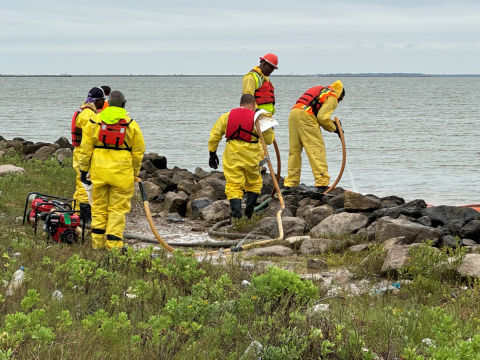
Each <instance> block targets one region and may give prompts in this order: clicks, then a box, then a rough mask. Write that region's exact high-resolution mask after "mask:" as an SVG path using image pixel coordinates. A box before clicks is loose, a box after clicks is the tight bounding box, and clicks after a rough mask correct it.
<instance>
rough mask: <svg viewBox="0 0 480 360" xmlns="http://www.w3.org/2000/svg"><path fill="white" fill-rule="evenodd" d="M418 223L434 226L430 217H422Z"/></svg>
mask: <svg viewBox="0 0 480 360" xmlns="http://www.w3.org/2000/svg"><path fill="white" fill-rule="evenodd" d="M417 222H418V223H419V224H421V225H423V226H432V221H431V220H430V218H429V217H428V216H422V217H421V218H420V219H418V220H417Z"/></svg>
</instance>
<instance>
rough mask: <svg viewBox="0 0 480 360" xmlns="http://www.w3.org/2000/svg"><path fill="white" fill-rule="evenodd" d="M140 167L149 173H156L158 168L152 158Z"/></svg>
mask: <svg viewBox="0 0 480 360" xmlns="http://www.w3.org/2000/svg"><path fill="white" fill-rule="evenodd" d="M140 169H141V170H145V171H146V172H147V174H149V175H150V174H153V173H155V171H157V170H158V169H157V168H156V167H155V166H154V165H153V164H152V162H151V161H150V160H147V161H144V162H143V163H142V167H141V168H140Z"/></svg>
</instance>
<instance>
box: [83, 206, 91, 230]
mask: <svg viewBox="0 0 480 360" xmlns="http://www.w3.org/2000/svg"><path fill="white" fill-rule="evenodd" d="M80 211H81V212H82V213H83V218H84V219H85V227H86V228H90V226H91V225H92V207H91V206H90V204H80Z"/></svg>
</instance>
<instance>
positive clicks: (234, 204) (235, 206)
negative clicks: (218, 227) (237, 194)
mask: <svg viewBox="0 0 480 360" xmlns="http://www.w3.org/2000/svg"><path fill="white" fill-rule="evenodd" d="M230 209H231V210H232V218H234V219H240V218H241V217H242V199H230Z"/></svg>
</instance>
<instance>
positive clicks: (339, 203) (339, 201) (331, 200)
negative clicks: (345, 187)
mask: <svg viewBox="0 0 480 360" xmlns="http://www.w3.org/2000/svg"><path fill="white" fill-rule="evenodd" d="M343 197H344V194H339V195H335V196H334V197H331V196H326V197H325V198H324V203H325V204H328V205H330V206H331V207H333V208H334V209H343V206H344V198H343Z"/></svg>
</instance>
